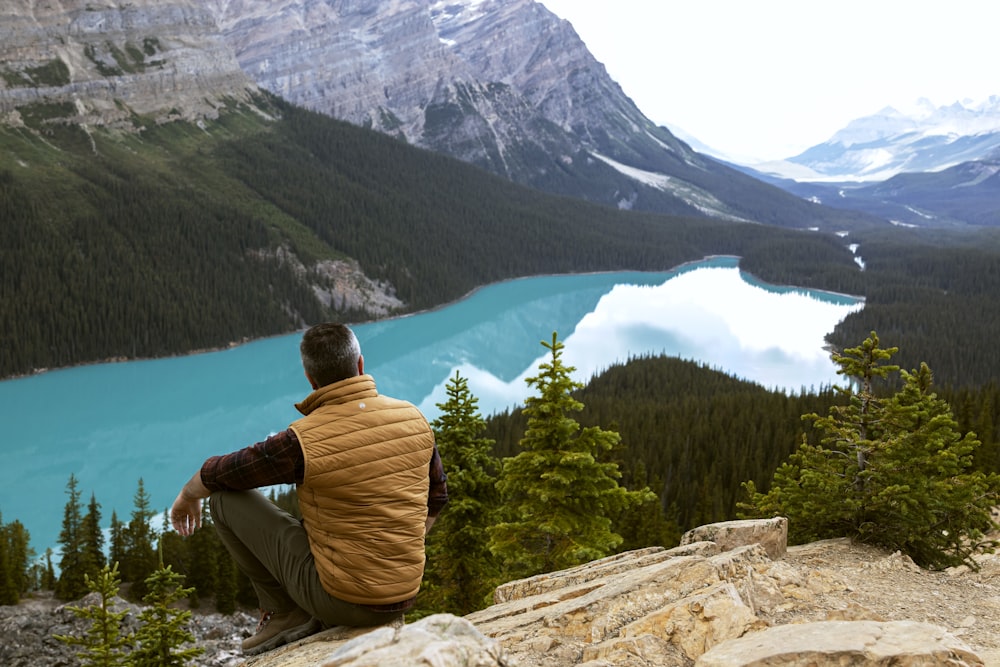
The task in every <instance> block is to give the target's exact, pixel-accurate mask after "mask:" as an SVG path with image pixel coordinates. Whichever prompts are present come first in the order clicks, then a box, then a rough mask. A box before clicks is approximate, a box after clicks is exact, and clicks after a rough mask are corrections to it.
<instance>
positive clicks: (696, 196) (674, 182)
mask: <svg viewBox="0 0 1000 667" xmlns="http://www.w3.org/2000/svg"><path fill="white" fill-rule="evenodd" d="M591 155H593V156H594V157H595V158H597V159H598V160H600V161H601V162H604V163H605V164H607V165H608V166H610V167H612V168H613V169H614V170H615V171H617V172H619V173H621V174H624V175H626V176H628V177H629V178H631V179H634V180H636V181H638V182H639V183H642V184H644V185H648V186H650V187H653V188H657V189H658V190H663V191H664V192H669V193H670V194H672V195H674V196H675V197H679V198H680V199H683V200H684V201H686V202H687V203H688V204H690V205H691V206H693V207H695V208H696V209H698V210H699V211H701V212H702V213H704V214H706V215H710V216H713V217H721V218H725V219H728V220H736V221H740V222H747V220H745V219H743V218H739V217H737V216H734V215H733V214H732V213H731V212H729V210H728V207H727V206H726V205H725V204H724V203H722V202H721V201H719V200H718V199H717V198H716V197H715V196H714V195H712V194H711V193H710V192H708V191H706V190H702V189H701V188H699V187H696V186H694V185H691V184H690V183H687V182H685V181H682V180H681V179H678V178H673V177H670V176H667V175H666V174H660V173H657V172H652V171H645V170H643V169H638V168H636V167H630V166H629V165H627V164H622V163H621V162H618V161H616V160H612V159H611V158H609V157H608V156H607V155H601V154H600V153H596V152H593V151H592V152H591ZM619 208H631V206H630V204H629V202H628V201H624V202H619Z"/></svg>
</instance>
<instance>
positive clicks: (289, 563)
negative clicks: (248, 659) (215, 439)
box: [170, 324, 448, 655]
mask: <svg viewBox="0 0 1000 667" xmlns="http://www.w3.org/2000/svg"><path fill="white" fill-rule="evenodd" d="M300 352H301V356H302V365H303V367H304V368H305V374H306V378H307V379H308V380H309V383H310V384H311V385H312V388H313V392H312V393H311V394H310V395H309V396H308V397H307V398H306V399H305V400H304V401H302V402H301V403H299V404H297V405H296V408H298V410H299V411H300V412H301V413H302V414H303V415H305V416H304V417H303V418H302V419H299V420H298V421H295V422H293V423H292V424H291V425H290V426H289V427H288V429H287V430H285V431H282V432H280V433H278V434H276V435H273V436H271V437H269V438H267V439H266V440H263V441H262V442H258V443H256V444H254V445H251V446H249V447H246V448H245V449H241V450H238V451H236V452H233V453H231V454H227V455H225V456H213V457H211V458H209V459H207V460H206V461H205V462H204V464H203V465H202V466H201V469H200V470H199V471H198V472H196V473H195V474H194V476H192V477H191V479H190V480H189V481H188V482H187V484H185V485H184V488H182V489H181V492H180V493H179V494H178V496H177V499H176V500H174V504H173V506H172V507H171V509H170V520H171V523H172V524H173V527H174V529H175V530H177V532H178V533H180V534H181V535H184V536H187V535H191V534H192V533H193V532H194V530H195V529H196V528H198V527H199V526H200V524H201V501H202V499H203V498H208V499H209V507H210V509H211V513H212V520H213V522H214V523H215V527H216V529H217V530H218V532H219V535H220V537H221V539H222V541H223V543H224V544H225V545H226V548H227V549H228V550H229V553H230V554H232V556H233V559H234V560H235V561H236V564H237V566H238V567H239V568H240V569H241V570H242V571H243V572H244V573H246V575H247V576H248V577H249V578H250V581H251V582H252V583H253V586H254V589H255V590H256V592H257V597H258V600H259V602H260V607H261V612H262V616H261V619H260V623H259V624H258V626H257V632H256V634H254V635H253V636H252V637H249V638H247V639H246V640H245V641H244V642H243V652H244V653H245V654H249V655H252V654H256V653H261V652H263V651H268V650H271V649H273V648H275V647H277V646H280V645H282V644H284V643H287V642H290V641H294V640H296V639H301V638H302V637H305V636H306V635H309V634H312V633H313V632H316V631H317V630H319V629H320V628H321V627H324V626H325V627H330V626H333V625H347V626H362V627H364V626H376V625H384V624H386V623H390V622H392V621H394V620H396V619H398V618H400V617H401V616H402V615H403V613H404V612H405V611H406V610H407V609H409V608H410V607H412V605H413V602H414V599H415V597H416V594H417V590H418V588H419V587H420V580H421V578H422V576H423V571H424V559H425V556H424V536H425V535H426V533H427V531H428V530H430V527H431V525H432V524H433V523H434V519H435V518H436V517H437V515H438V513H439V512H440V511H441V509H442V508H443V507H444V505H445V503H447V502H448V490H447V486H446V483H445V475H444V470H443V468H442V465H441V458H440V456H439V455H438V452H437V447H436V445H435V442H434V433H433V431H432V430H431V428H430V426H429V425H428V423H427V420H426V419H425V418H424V416H423V415H422V414H421V413H420V411H419V410H418V409H417V408H416V407H415V406H413V405H412V404H411V403H408V402H406V401H402V400H398V399H394V398H389V397H387V396H383V395H380V394H379V393H378V392H377V391H376V388H375V381H374V380H373V379H372V377H371V376H370V375H365V374H364V358H363V357H362V356H361V348H360V345H359V344H358V340H357V338H356V337H355V335H354V332H352V331H351V330H350V329H349V328H348V327H346V326H344V325H341V324H319V325H317V326H314V327H312V328H311V329H309V330H308V331H306V332H305V334H304V335H303V337H302V343H301V345H300ZM275 484H295V485H296V487H297V493H298V501H299V508H300V509H301V512H302V517H303V518H302V520H301V521H299V520H297V519H295V518H293V517H292V516H291V515H289V514H288V513H286V512H284V511H283V510H281V509H279V508H278V507H277V506H275V505H274V503H272V502H271V501H269V500H268V499H267V498H265V497H264V496H263V495H262V494H261V493H260V492H259V491H254V490H252V489H257V488H259V487H264V486H271V485H275Z"/></svg>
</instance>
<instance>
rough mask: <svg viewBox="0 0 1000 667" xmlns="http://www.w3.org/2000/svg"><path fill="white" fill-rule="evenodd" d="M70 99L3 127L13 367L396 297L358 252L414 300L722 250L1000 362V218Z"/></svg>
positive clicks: (274, 327) (965, 360)
mask: <svg viewBox="0 0 1000 667" xmlns="http://www.w3.org/2000/svg"><path fill="white" fill-rule="evenodd" d="M262 110H263V112H264V113H262ZM265 114H266V115H265ZM65 115H66V109H52V108H49V107H46V106H44V105H38V106H35V107H30V108H25V109H23V110H22V118H23V119H24V123H25V125H24V127H20V128H14V127H5V128H2V129H0V219H2V221H3V225H2V227H0V315H2V317H3V320H4V322H5V323H6V324H7V326H5V327H4V329H3V331H2V333H0V377H8V376H11V375H17V374H22V373H30V372H32V371H33V370H35V369H39V368H49V367H57V366H66V365H73V364H79V363H87V362H92V361H100V360H105V359H111V358H135V357H149V356H160V355H170V354H178V353H185V352H189V351H191V350H195V349H203V348H211V347H218V346H224V345H227V344H229V343H230V342H232V341H240V340H244V339H247V338H254V337H260V336H266V335H271V334H277V333H287V332H290V331H293V330H295V329H297V328H301V327H302V326H304V325H306V324H309V323H313V322H316V321H319V320H323V319H333V320H342V321H360V320H364V319H369V318H371V317H375V316H378V314H377V313H374V311H373V310H371V309H368V308H366V307H364V306H365V304H364V303H362V304H361V305H360V306H358V305H356V304H355V305H345V304H344V303H339V302H337V301H336V300H333V301H330V300H323V299H321V298H320V297H319V296H317V293H318V291H320V290H321V289H323V288H325V287H326V286H328V284H327V283H328V281H329V277H328V276H326V275H325V274H324V273H323V271H322V267H321V265H320V264H319V263H320V262H321V261H331V260H344V259H348V260H351V261H355V260H356V262H357V263H358V265H359V267H360V270H361V271H363V273H364V275H365V276H366V277H367V278H368V279H371V280H373V281H379V282H380V284H382V285H385V286H387V289H388V290H389V291H390V292H391V293H394V295H395V296H396V297H398V299H400V300H401V302H402V304H403V305H402V306H400V307H399V308H398V310H397V312H410V311H414V310H419V309H423V308H427V307H430V306H435V305H439V304H442V303H446V302H448V301H452V300H454V299H457V298H460V297H461V296H463V295H464V294H466V293H468V292H469V291H470V290H472V289H474V288H475V287H478V286H481V285H483V284H487V283H490V282H494V281H498V280H503V279H508V278H513V277H519V276H526V275H535V274H544V273H565V272H582V271H613V270H623V269H625V270H664V269H669V268H672V267H674V266H676V265H678V264H680V263H682V262H685V261H689V260H696V259H700V258H702V257H703V256H705V255H712V254H732V255H739V256H740V257H742V261H741V267H742V268H743V269H744V270H746V271H749V272H751V273H753V274H755V275H757V276H758V277H760V278H761V279H763V280H766V281H769V282H772V283H777V284H785V285H796V286H802V287H815V288H823V289H828V290H834V291H838V292H843V293H848V294H854V295H860V296H865V297H866V298H867V300H868V305H867V307H866V308H865V309H864V310H863V311H862V312H861V313H858V314H856V315H852V316H851V317H850V318H848V320H847V321H846V322H845V323H844V325H842V327H840V328H839V329H838V331H837V332H835V333H834V335H833V337H832V340H833V342H834V343H836V344H837V345H843V344H845V343H847V342H849V341H852V340H857V339H858V338H859V337H861V336H863V335H864V334H866V333H867V332H868V331H870V330H872V329H876V330H878V331H880V332H883V335H885V336H887V337H889V338H891V339H892V340H896V341H898V344H899V346H900V348H901V349H902V350H903V354H904V356H905V358H903V359H901V360H902V362H903V363H904V364H910V365H912V364H914V363H916V362H917V361H921V360H926V361H927V362H928V363H930V364H931V365H932V367H933V368H935V370H936V372H937V373H938V377H939V379H940V380H941V381H942V382H943V383H947V384H953V385H963V384H981V383H983V382H986V381H989V380H991V379H993V378H996V377H1000V353H998V352H997V350H996V348H995V346H994V345H993V344H992V340H991V337H992V332H993V331H995V330H996V328H997V327H996V325H995V324H991V323H992V321H993V318H995V317H997V315H996V313H998V312H1000V233H998V232H996V231H989V230H987V231H982V232H969V233H964V234H958V233H954V232H952V233H946V232H943V231H919V230H908V229H898V228H895V227H892V226H890V225H888V224H885V225H884V226H878V225H875V226H873V225H871V224H868V223H866V224H864V225H859V226H858V227H857V228H855V229H851V230H844V232H847V236H846V238H844V237H843V236H840V235H835V234H829V233H823V232H818V231H808V228H809V221H808V220H804V221H803V228H802V229H801V230H790V229H779V228H774V227H769V226H767V225H757V224H746V223H735V222H724V221H719V220H713V219H709V218H694V217H670V216H662V215H653V214H643V213H638V212H629V211H619V210H617V209H612V208H606V207H602V206H597V205H593V204H589V203H586V202H583V201H581V200H576V199H571V198H563V197H556V196H552V195H546V194H542V193H540V192H538V191H535V190H531V189H529V188H525V187H520V186H517V185H514V184H512V183H510V182H508V181H506V180H503V179H501V178H498V177H495V176H492V175H490V174H488V173H486V172H484V171H481V170H479V169H477V168H475V167H471V166H469V165H467V164H464V163H461V162H458V161H456V160H453V159H450V158H447V157H443V156H440V155H437V154H434V153H430V152H427V151H423V150H420V149H416V148H413V147H410V146H407V145H405V144H404V143H402V142H400V141H398V140H396V139H393V138H390V137H387V136H385V135H382V134H378V133H375V132H370V131H366V130H363V129H360V128H357V127H354V126H351V125H349V124H346V123H342V122H338V121H335V120H332V119H330V118H328V117H325V116H322V115H319V114H314V113H310V112H306V111H303V110H301V109H297V108H295V107H291V106H289V105H287V104H285V103H283V102H281V101H280V100H277V99H275V98H269V97H268V98H260V99H258V100H257V101H256V107H250V106H248V105H246V104H239V105H237V104H235V103H234V104H233V105H232V106H231V108H229V109H227V110H224V112H223V113H222V114H221V116H220V118H219V119H218V120H217V121H212V122H205V123H201V124H199V125H195V124H189V123H184V122H180V121H178V122H173V123H166V124H156V123H153V122H150V121H144V120H143V119H142V118H136V119H135V121H136V123H137V125H139V126H141V127H143V130H142V131H141V132H140V133H138V134H136V133H119V132H114V131H111V130H99V131H98V130H88V129H85V128H82V127H81V126H79V125H70V124H64V123H61V122H59V123H53V122H49V121H50V120H51V119H52V118H54V117H62V116H65ZM849 243H854V244H859V246H860V250H859V255H860V256H861V257H862V258H863V259H864V262H865V269H864V270H861V268H860V267H859V266H858V265H857V264H855V262H854V257H853V255H852V254H851V252H850V251H849V250H848V249H847V245H848V244H849ZM325 281H326V282H325Z"/></svg>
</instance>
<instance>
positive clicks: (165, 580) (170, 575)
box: [129, 563, 204, 667]
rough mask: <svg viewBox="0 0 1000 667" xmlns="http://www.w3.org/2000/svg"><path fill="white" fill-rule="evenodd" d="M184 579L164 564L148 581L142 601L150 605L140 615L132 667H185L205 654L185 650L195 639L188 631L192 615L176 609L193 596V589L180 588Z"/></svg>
mask: <svg viewBox="0 0 1000 667" xmlns="http://www.w3.org/2000/svg"><path fill="white" fill-rule="evenodd" d="M183 579H184V577H183V575H181V574H179V573H177V572H174V571H173V569H172V568H171V567H170V566H169V565H168V566H166V567H164V566H163V564H162V563H161V564H160V566H159V567H158V568H157V569H156V570H154V571H153V572H152V573H151V574H150V575H149V576H148V577H147V578H146V586H145V588H146V590H147V591H148V593H147V594H146V595H145V596H144V597H143V601H144V602H145V603H146V604H147V605H148V606H147V607H146V608H145V609H143V610H142V612H141V613H140V614H139V621H140V622H141V623H142V625H141V626H140V627H139V629H138V630H137V631H136V633H135V644H136V646H135V650H133V651H132V655H131V656H130V660H129V663H130V664H131V665H133V667H183V666H184V665H186V664H187V662H188V660H190V659H191V658H195V657H197V656H199V655H201V654H202V653H203V652H204V649H203V648H201V647H200V646H188V647H187V648H182V647H183V646H184V645H185V644H191V643H192V642H194V640H195V637H194V635H193V634H192V633H191V631H190V630H188V629H187V624H188V622H190V620H191V612H190V611H188V610H185V609H178V608H177V607H176V606H175V603H177V602H179V601H180V600H183V599H184V598H185V597H187V596H188V595H190V594H191V589H190V588H182V587H181V583H182V582H183Z"/></svg>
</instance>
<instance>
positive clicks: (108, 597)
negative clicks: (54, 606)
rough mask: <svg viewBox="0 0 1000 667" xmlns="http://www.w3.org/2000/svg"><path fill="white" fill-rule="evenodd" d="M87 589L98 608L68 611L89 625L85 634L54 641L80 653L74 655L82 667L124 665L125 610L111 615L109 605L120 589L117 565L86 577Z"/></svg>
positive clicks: (127, 639)
mask: <svg viewBox="0 0 1000 667" xmlns="http://www.w3.org/2000/svg"><path fill="white" fill-rule="evenodd" d="M86 583H87V588H88V589H89V590H91V591H93V592H95V593H97V594H98V596H99V601H98V604H95V605H91V606H89V607H69V610H70V611H72V612H73V613H74V614H75V615H76V616H77V617H78V618H83V619H87V620H89V621H90V627H89V628H88V630H87V634H86V635H84V636H83V637H75V636H71V635H54V636H55V638H56V639H58V640H59V641H61V642H64V643H66V644H69V645H71V646H80V647H82V649H83V650H81V651H80V652H78V653H77V654H76V655H77V657H78V658H80V660H81V661H82V663H83V665H85V666H86V667H117V666H119V665H127V664H129V661H128V653H127V649H128V648H129V646H130V645H131V639H132V638H131V636H129V635H122V633H121V628H122V621H123V620H124V619H125V617H126V616H127V615H128V613H129V610H128V608H123V609H121V610H120V611H114V609H113V603H114V600H115V597H116V596H117V595H118V590H119V588H120V587H121V581H120V580H119V579H118V563H115V564H114V566H109V565H105V566H104V568H103V569H102V570H101V572H100V573H99V574H98V576H97V577H94V578H91V577H90V576H89V575H88V576H87V577H86Z"/></svg>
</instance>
